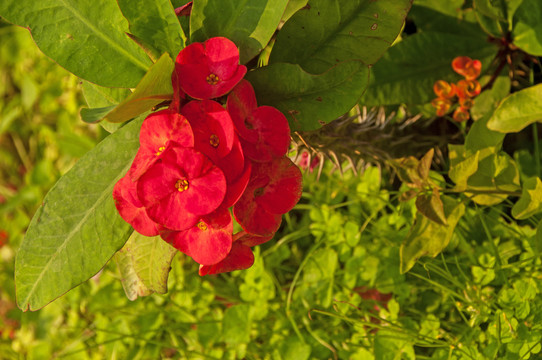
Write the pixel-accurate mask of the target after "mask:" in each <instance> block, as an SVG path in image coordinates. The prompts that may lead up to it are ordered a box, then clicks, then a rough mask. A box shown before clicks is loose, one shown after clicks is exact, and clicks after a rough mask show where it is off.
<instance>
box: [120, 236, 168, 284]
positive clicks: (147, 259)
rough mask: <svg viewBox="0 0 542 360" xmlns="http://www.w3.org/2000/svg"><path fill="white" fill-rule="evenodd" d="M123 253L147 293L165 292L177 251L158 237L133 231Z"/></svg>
mask: <svg viewBox="0 0 542 360" xmlns="http://www.w3.org/2000/svg"><path fill="white" fill-rule="evenodd" d="M123 251H125V252H126V253H127V254H129V255H130V257H131V259H132V266H133V268H134V271H135V273H136V274H137V276H138V278H139V279H140V280H141V282H142V283H143V285H144V286H145V287H146V288H147V289H149V291H151V292H156V293H158V294H165V293H166V292H167V278H168V274H169V271H170V269H171V267H170V265H171V261H172V260H173V257H174V256H175V254H177V249H175V248H174V247H173V246H171V245H169V244H168V243H167V242H165V241H164V240H162V239H161V238H160V237H159V236H155V237H147V236H143V235H141V234H139V233H137V232H136V231H134V232H133V233H132V236H130V238H129V239H128V241H127V242H126V244H125V245H124V247H123Z"/></svg>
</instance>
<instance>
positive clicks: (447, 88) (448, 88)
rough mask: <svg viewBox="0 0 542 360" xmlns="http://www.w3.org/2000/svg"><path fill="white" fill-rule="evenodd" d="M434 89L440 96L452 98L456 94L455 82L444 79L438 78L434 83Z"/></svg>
mask: <svg viewBox="0 0 542 360" xmlns="http://www.w3.org/2000/svg"><path fill="white" fill-rule="evenodd" d="M433 91H434V92H435V94H436V95H437V96H438V97H439V98H446V99H450V98H452V97H453V96H454V95H455V92H456V90H455V84H453V83H452V84H450V83H449V82H447V81H444V80H437V81H435V84H434V85H433Z"/></svg>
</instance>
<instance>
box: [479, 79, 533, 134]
mask: <svg viewBox="0 0 542 360" xmlns="http://www.w3.org/2000/svg"><path fill="white" fill-rule="evenodd" d="M540 99H542V84H538V85H535V86H531V87H529V88H526V89H523V90H520V91H518V92H515V93H513V94H511V95H510V96H508V97H507V98H505V99H504V100H503V101H502V103H501V104H500V105H499V107H498V108H497V110H495V112H494V113H493V116H492V117H491V119H489V122H488V124H487V127H488V128H489V129H491V130H495V131H500V132H503V133H510V132H518V131H520V130H522V129H523V128H525V127H526V126H527V125H530V124H532V123H534V122H536V121H538V122H542V102H541V101H540Z"/></svg>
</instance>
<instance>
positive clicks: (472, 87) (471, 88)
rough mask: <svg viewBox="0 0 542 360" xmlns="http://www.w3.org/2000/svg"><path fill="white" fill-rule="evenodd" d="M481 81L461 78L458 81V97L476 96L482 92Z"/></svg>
mask: <svg viewBox="0 0 542 360" xmlns="http://www.w3.org/2000/svg"><path fill="white" fill-rule="evenodd" d="M481 90H482V89H481V87H480V83H479V82H478V80H459V81H458V82H457V97H459V98H466V97H475V96H477V95H478V94H480V91H481Z"/></svg>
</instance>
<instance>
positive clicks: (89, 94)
mask: <svg viewBox="0 0 542 360" xmlns="http://www.w3.org/2000/svg"><path fill="white" fill-rule="evenodd" d="M82 89H83V96H84V97H85V100H86V102H87V105H88V106H89V108H91V109H93V108H96V109H100V108H102V110H95V111H97V112H98V113H99V114H96V115H94V119H95V120H96V121H99V120H101V119H103V117H104V116H105V115H106V114H103V113H104V112H105V111H106V109H105V108H108V109H107V112H109V111H111V110H112V109H114V108H115V106H117V105H118V104H119V103H120V102H121V101H122V100H124V99H125V98H126V97H127V96H129V95H130V94H131V93H132V92H131V91H130V89H125V88H108V87H103V86H98V85H95V84H93V83H90V82H88V81H83V86H82ZM86 111H88V110H84V109H81V111H80V114H81V117H82V116H83V114H84V113H85V112H86ZM85 116H88V114H85ZM98 116H101V117H100V119H97V117H98ZM83 121H85V119H83ZM122 125H123V124H113V123H110V122H107V121H101V122H100V126H102V127H103V128H104V129H105V130H106V131H108V132H110V133H114V132H115V131H117V130H118V129H119V128H120V127H121V126H122Z"/></svg>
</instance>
